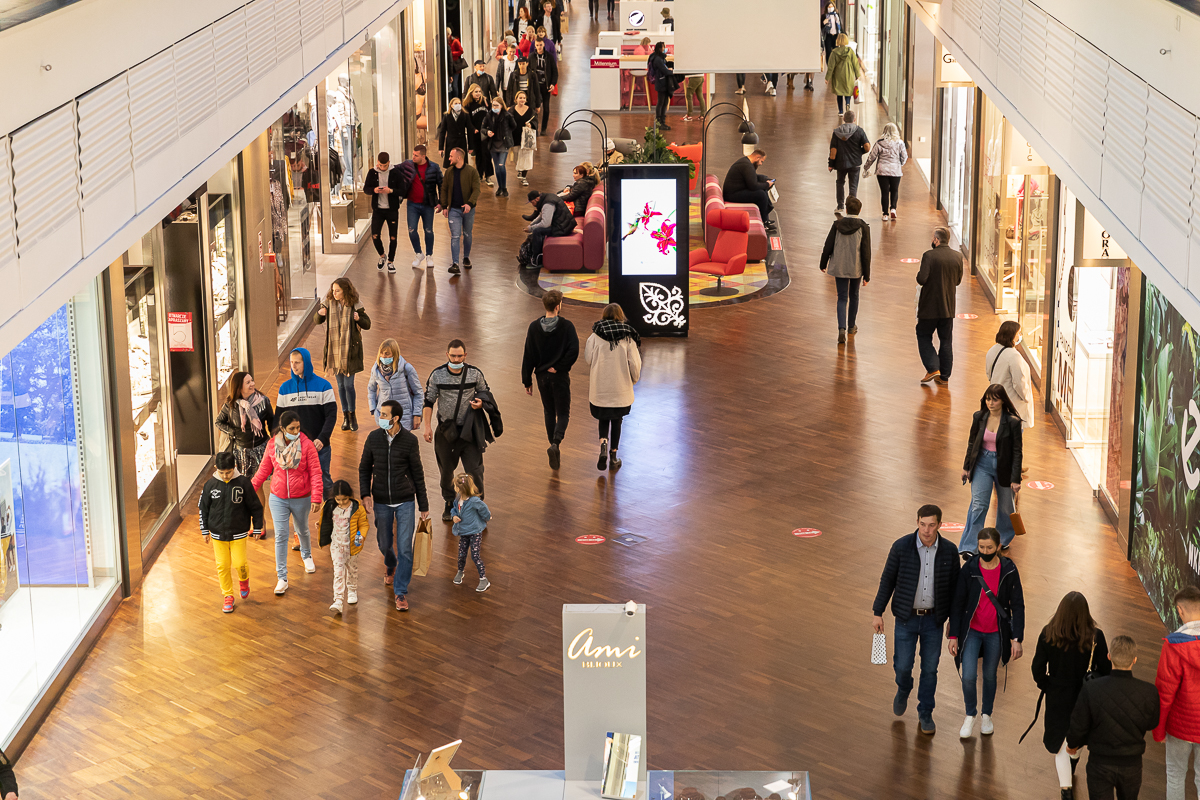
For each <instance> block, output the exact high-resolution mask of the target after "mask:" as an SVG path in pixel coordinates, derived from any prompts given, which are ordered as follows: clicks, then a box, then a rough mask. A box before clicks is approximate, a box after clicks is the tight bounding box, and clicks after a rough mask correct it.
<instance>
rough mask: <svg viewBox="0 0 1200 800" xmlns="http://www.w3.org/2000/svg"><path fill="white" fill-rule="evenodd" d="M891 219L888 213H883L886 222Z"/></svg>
mask: <svg viewBox="0 0 1200 800" xmlns="http://www.w3.org/2000/svg"><path fill="white" fill-rule="evenodd" d="M889 219H891V217H889V216H888V215H887V214H884V215H883V221H884V222H887V221H888V220H889Z"/></svg>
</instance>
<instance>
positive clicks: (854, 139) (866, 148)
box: [829, 109, 871, 214]
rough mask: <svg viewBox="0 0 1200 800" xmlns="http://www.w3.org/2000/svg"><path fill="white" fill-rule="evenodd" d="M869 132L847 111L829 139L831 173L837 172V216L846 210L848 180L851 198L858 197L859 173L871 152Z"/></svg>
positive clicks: (852, 112)
mask: <svg viewBox="0 0 1200 800" xmlns="http://www.w3.org/2000/svg"><path fill="white" fill-rule="evenodd" d="M870 150H871V140H870V139H868V138H867V132H866V131H864V130H863V129H862V128H860V127H858V125H856V124H855V122H854V111H853V110H850V109H847V110H846V113H845V114H843V115H842V124H841V125H839V126H837V127H836V128H834V129H833V136H831V137H830V139H829V171H830V172H833V171H834V170H835V169H836V170H837V208H835V209H834V210H833V213H835V214H841V213H842V212H843V211H845V210H846V179H847V178H849V179H850V196H851V197H858V171H859V170H860V169H861V168H862V157H863V153H867V152H870Z"/></svg>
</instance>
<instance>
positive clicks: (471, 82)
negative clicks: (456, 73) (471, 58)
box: [465, 59, 496, 104]
mask: <svg viewBox="0 0 1200 800" xmlns="http://www.w3.org/2000/svg"><path fill="white" fill-rule="evenodd" d="M472 86H478V87H479V89H480V91H482V92H483V99H484V100H486V101H487V102H488V103H489V104H490V103H491V102H492V98H493V97H495V96H496V79H495V78H493V77H492V76H491V75H489V74H488V73H487V71H486V70H484V63H483V62H482V61H481V60H479V59H476V60H475V73H474V74H473V75H471V77H469V78H467V87H466V90H465V91H466V94H470V93H471V87H472Z"/></svg>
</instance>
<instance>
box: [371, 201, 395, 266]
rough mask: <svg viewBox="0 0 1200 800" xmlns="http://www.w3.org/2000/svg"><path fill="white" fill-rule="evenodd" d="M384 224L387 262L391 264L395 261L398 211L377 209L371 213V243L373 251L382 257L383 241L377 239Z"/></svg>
mask: <svg viewBox="0 0 1200 800" xmlns="http://www.w3.org/2000/svg"><path fill="white" fill-rule="evenodd" d="M391 202H399V201H396V200H393V201H391ZM385 222H386V223H387V229H388V250H387V260H388V261H389V262H391V261H395V260H396V231H397V230H398V229H399V227H400V209H398V208H377V209H375V210H374V211H372V212H371V241H373V242H374V243H375V250H376V251H378V253H379V255H383V240H382V239H380V238H379V234H380V233H382V232H383V225H384V223H385Z"/></svg>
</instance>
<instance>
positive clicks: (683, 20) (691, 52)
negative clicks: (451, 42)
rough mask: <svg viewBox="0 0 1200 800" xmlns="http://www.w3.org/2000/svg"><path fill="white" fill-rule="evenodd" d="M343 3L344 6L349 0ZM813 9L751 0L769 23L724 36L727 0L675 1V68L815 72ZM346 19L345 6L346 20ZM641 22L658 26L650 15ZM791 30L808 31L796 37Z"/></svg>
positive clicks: (778, 0)
mask: <svg viewBox="0 0 1200 800" xmlns="http://www.w3.org/2000/svg"><path fill="white" fill-rule="evenodd" d="M345 3H346V6H347V8H349V6H350V3H351V0H345ZM746 8H750V6H746ZM813 8H814V6H812V5H809V4H807V3H797V2H796V1H795V0H755V3H754V5H753V13H754V15H755V17H756V18H757V19H761V20H764V21H765V20H770V23H769V24H762V25H754V26H753V32H752V33H751V32H750V31H747V33H748V34H749V35H744V36H743V35H737V36H730V35H729V26H730V11H731V6H730V4H729V0H687V1H686V2H679V3H675V4H674V7H673V8H672V11H671V13H672V15H673V16H674V18H675V69H676V70H678V71H679V72H680V73H681V74H682V73H687V72H750V73H754V72H814V71H820V64H821V43H820V41H819V38H820V37H819V35H818V34H819V31H816V32H813V31H812V27H813V25H814V17H813ZM656 13H657V12H656ZM351 19H352V17H351V14H350V12H349V11H347V13H346V22H347V24H349V23H350V20H351ZM647 22H648V24H650V25H652V26H655V27H657V25H658V23H657V22H654V21H653V20H648V21H647ZM797 31H809V32H811V33H812V35H811V36H797V35H796V32H797ZM438 40H439V41H440V40H441V37H440V36H439V37H438ZM713 42H721V46H720V47H713ZM489 44H490V43H489Z"/></svg>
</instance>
